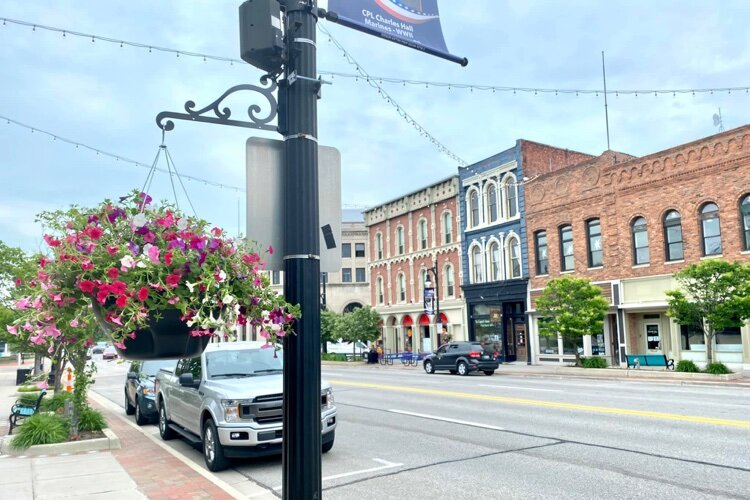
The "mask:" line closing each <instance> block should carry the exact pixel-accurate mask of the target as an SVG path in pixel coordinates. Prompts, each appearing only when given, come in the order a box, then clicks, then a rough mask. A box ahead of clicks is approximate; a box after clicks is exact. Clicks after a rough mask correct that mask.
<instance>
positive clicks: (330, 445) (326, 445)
mask: <svg viewBox="0 0 750 500" xmlns="http://www.w3.org/2000/svg"><path fill="white" fill-rule="evenodd" d="M334 432H336V431H335V430H334V431H331V433H334ZM335 439H336V435H335V434H334V436H333V439H331V440H330V441H329V442H327V443H323V453H328V452H329V451H331V448H333V442H334V440H335Z"/></svg>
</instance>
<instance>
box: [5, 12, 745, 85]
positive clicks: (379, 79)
mask: <svg viewBox="0 0 750 500" xmlns="http://www.w3.org/2000/svg"><path fill="white" fill-rule="evenodd" d="M0 19H2V21H3V24H2V25H3V26H6V25H7V24H16V25H19V26H26V27H31V28H32V31H36V30H37V29H39V30H45V31H51V32H55V33H61V34H62V36H63V38H67V37H68V35H70V36H74V37H80V38H85V39H87V40H91V41H92V42H94V41H101V42H107V43H110V44H116V45H119V46H120V48H122V47H125V46H128V47H134V48H139V49H148V51H149V52H152V51H158V52H165V53H171V54H175V56H176V57H180V56H187V57H193V58H198V59H201V60H202V61H203V62H207V61H217V62H223V63H226V62H228V63H229V64H230V65H231V66H234V64H235V63H237V64H238V65H241V67H244V65H246V63H245V62H244V61H242V60H241V59H235V58H232V57H225V56H217V55H212V54H204V53H202V52H192V51H188V50H182V49H173V48H170V47H161V46H158V45H151V44H147V43H142V42H133V41H128V40H122V39H118V38H112V37H107V36H102V35H93V34H91V33H82V32H79V31H74V30H69V29H65V28H58V27H55V26H46V25H43V24H37V23H32V22H29V21H21V20H18V19H10V18H0ZM318 26H320V25H318ZM319 73H320V75H321V76H331V77H340V78H348V79H354V80H358V79H360V78H362V75H360V74H354V73H343V72H338V71H327V70H321V71H319ZM370 78H371V79H374V80H376V81H377V82H378V83H380V84H385V83H387V84H396V85H401V86H407V85H412V86H417V87H424V88H427V89H429V88H430V87H433V88H447V89H449V90H454V89H459V90H467V89H468V90H469V91H470V92H474V91H478V92H491V93H498V92H501V93H502V92H512V93H514V94H517V93H528V94H531V93H533V94H535V95H538V94H555V95H560V94H575V95H579V94H594V95H595V96H597V97H598V96H599V94H602V95H603V94H604V90H603V89H555V88H540V87H529V86H517V87H512V86H503V85H489V84H474V83H454V82H436V81H429V80H414V79H406V78H393V77H387V76H375V75H370ZM714 92H726V93H727V94H728V95H731V94H732V92H734V93H735V95H736V94H738V93H742V92H744V93H745V94H750V85H746V86H733V87H713V88H695V89H690V88H685V89H612V90H607V94H608V95H611V94H615V96H619V94H623V95H634V96H637V95H638V94H653V95H654V96H655V97H656V96H658V95H659V94H672V97H677V94H692V95H695V94H706V93H708V94H711V93H714Z"/></svg>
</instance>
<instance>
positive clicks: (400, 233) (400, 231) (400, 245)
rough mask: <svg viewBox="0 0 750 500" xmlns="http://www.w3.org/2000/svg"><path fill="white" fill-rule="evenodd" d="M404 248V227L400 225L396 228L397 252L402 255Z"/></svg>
mask: <svg viewBox="0 0 750 500" xmlns="http://www.w3.org/2000/svg"><path fill="white" fill-rule="evenodd" d="M404 250H405V249H404V228H403V226H399V227H397V228H396V253H397V254H398V255H402V254H403V253H404Z"/></svg>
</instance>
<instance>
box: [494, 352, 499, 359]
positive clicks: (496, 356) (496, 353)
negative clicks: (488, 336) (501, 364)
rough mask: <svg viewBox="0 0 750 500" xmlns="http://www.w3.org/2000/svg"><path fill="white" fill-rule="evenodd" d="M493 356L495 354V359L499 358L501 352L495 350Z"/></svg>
mask: <svg viewBox="0 0 750 500" xmlns="http://www.w3.org/2000/svg"><path fill="white" fill-rule="evenodd" d="M493 356H495V359H497V358H499V357H500V353H499V352H497V351H495V352H494V353H493Z"/></svg>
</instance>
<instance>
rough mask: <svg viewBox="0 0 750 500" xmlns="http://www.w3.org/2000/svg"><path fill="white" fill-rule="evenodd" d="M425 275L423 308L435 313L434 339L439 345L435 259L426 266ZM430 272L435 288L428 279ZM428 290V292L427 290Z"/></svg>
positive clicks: (436, 265) (438, 298)
mask: <svg viewBox="0 0 750 500" xmlns="http://www.w3.org/2000/svg"><path fill="white" fill-rule="evenodd" d="M425 270H426V271H427V276H425V281H424V308H425V313H426V314H432V313H433V312H434V314H435V339H436V341H437V342H436V347H440V336H441V331H440V330H441V326H440V325H441V319H440V275H439V274H438V264H437V259H435V261H434V262H433V265H432V267H426V268H425ZM430 273H432V277H433V278H434V279H435V288H434V289H433V288H432V281H430ZM428 290H429V292H428ZM432 300H434V301H435V310H434V311H433V310H432Z"/></svg>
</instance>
